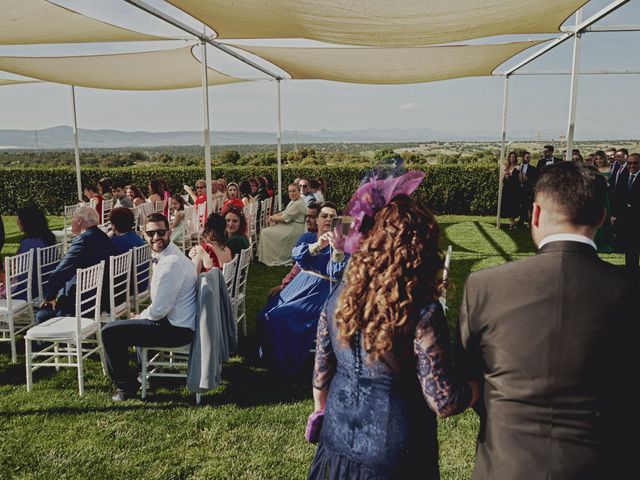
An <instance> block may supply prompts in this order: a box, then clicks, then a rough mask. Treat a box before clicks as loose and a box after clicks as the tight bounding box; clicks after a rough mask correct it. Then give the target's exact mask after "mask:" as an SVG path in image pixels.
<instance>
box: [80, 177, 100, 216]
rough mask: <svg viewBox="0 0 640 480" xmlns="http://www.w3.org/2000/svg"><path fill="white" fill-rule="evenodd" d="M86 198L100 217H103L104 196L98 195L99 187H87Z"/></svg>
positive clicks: (85, 188)
mask: <svg viewBox="0 0 640 480" xmlns="http://www.w3.org/2000/svg"><path fill="white" fill-rule="evenodd" d="M84 196H85V197H86V198H87V200H88V201H89V203H91V204H92V205H93V206H94V208H95V209H96V212H98V215H100V216H102V195H100V194H99V193H98V187H96V186H95V185H93V184H89V185H85V187H84Z"/></svg>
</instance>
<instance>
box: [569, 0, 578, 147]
mask: <svg viewBox="0 0 640 480" xmlns="http://www.w3.org/2000/svg"><path fill="white" fill-rule="evenodd" d="M580 22H582V9H579V10H578V11H577V12H576V27H577V26H578V25H579V24H580ZM581 43H582V34H581V33H576V35H575V36H574V43H573V62H572V64H571V93H570V96H569V120H568V123H569V125H568V127H567V160H571V159H572V158H573V153H572V152H573V135H574V133H575V128H576V102H577V98H578V77H579V76H580V72H579V71H578V69H579V68H580V45H581Z"/></svg>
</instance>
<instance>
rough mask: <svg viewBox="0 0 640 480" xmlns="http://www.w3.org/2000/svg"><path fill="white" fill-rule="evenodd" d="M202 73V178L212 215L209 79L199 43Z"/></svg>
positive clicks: (204, 53)
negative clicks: (204, 182)
mask: <svg viewBox="0 0 640 480" xmlns="http://www.w3.org/2000/svg"><path fill="white" fill-rule="evenodd" d="M200 52H201V59H200V60H201V61H200V65H201V71H202V103H203V109H204V178H205V181H206V191H207V212H208V213H209V215H211V214H212V213H213V190H212V189H211V180H212V179H211V138H210V136H209V78H208V75H207V44H206V43H205V42H201V43H200Z"/></svg>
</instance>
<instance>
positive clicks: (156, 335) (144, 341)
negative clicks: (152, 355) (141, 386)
mask: <svg viewBox="0 0 640 480" xmlns="http://www.w3.org/2000/svg"><path fill="white" fill-rule="evenodd" d="M192 341H193V330H191V329H190V328H183V327H176V326H174V325H171V323H169V320H167V319H166V318H163V319H161V320H157V321H154V320H144V319H140V320H117V321H115V322H111V323H108V324H106V325H105V326H104V327H102V343H103V345H104V353H105V357H106V360H107V370H108V372H109V376H110V377H111V380H113V383H114V384H115V385H116V387H118V388H119V389H121V390H126V391H128V392H134V391H136V390H137V389H138V381H137V373H136V372H134V371H133V370H132V369H131V368H130V367H129V347H134V346H135V347H180V346H182V345H187V344H188V343H191V342H192Z"/></svg>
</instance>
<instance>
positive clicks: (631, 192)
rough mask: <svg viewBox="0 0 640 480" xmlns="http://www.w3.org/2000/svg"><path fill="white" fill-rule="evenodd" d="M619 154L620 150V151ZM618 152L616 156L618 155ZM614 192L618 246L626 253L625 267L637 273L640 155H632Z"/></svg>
mask: <svg viewBox="0 0 640 480" xmlns="http://www.w3.org/2000/svg"><path fill="white" fill-rule="evenodd" d="M618 152H619V150H618ZM618 152H616V155H618ZM625 160H626V166H625V168H624V170H623V171H622V173H621V174H620V176H619V178H618V182H617V185H616V188H615V190H614V191H613V216H612V217H611V221H612V223H613V225H614V227H615V229H616V238H617V241H618V246H619V247H620V248H621V249H622V251H623V252H624V261H625V266H626V267H627V269H628V270H629V272H630V273H634V274H635V273H637V271H638V261H639V260H640V181H638V179H637V176H638V172H639V171H640V154H638V153H632V154H631V155H629V157H628V158H626V159H625Z"/></svg>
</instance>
